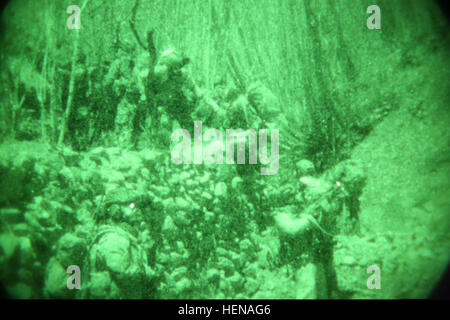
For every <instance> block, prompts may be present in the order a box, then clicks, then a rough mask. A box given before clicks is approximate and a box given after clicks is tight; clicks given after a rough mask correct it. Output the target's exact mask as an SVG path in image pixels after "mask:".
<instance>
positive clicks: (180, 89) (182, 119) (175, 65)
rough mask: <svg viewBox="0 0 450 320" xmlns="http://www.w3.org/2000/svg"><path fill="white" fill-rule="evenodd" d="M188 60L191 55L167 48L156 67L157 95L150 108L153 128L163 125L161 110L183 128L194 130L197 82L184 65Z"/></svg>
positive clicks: (154, 88)
mask: <svg viewBox="0 0 450 320" xmlns="http://www.w3.org/2000/svg"><path fill="white" fill-rule="evenodd" d="M188 63H189V58H185V57H183V55H181V54H180V53H178V52H176V51H174V50H166V51H164V52H163V54H162V55H161V57H160V58H159V60H158V62H157V64H156V66H155V67H154V70H153V77H152V79H151V80H150V90H151V91H152V93H153V95H154V97H155V101H154V105H153V106H152V110H151V116H152V122H154V125H153V127H154V128H158V127H159V125H160V119H161V111H166V112H167V113H168V114H169V115H170V117H171V118H172V120H176V121H177V122H178V123H179V124H180V126H181V127H182V128H184V129H187V130H189V131H191V130H193V129H192V128H193V125H194V122H193V119H192V116H191V114H192V112H193V111H194V109H195V105H196V103H197V99H198V97H197V94H196V92H195V85H194V83H193V81H192V79H191V78H190V77H189V75H188V73H187V70H186V68H184V67H185V66H186V65H187V64H188Z"/></svg>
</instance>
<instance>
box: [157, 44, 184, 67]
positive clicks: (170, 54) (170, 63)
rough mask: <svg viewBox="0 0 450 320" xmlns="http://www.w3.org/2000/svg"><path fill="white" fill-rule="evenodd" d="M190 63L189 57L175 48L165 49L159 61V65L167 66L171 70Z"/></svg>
mask: <svg viewBox="0 0 450 320" xmlns="http://www.w3.org/2000/svg"><path fill="white" fill-rule="evenodd" d="M188 63H189V58H186V57H184V56H183V54H181V53H179V52H177V51H175V50H173V49H168V50H166V51H164V52H163V53H162V55H161V57H160V58H159V61H158V65H164V66H166V67H167V68H168V70H169V71H177V70H180V69H181V68H183V67H184V66H185V65H186V64H188Z"/></svg>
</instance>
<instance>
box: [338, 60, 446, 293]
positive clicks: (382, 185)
mask: <svg viewBox="0 0 450 320" xmlns="http://www.w3.org/2000/svg"><path fill="white" fill-rule="evenodd" d="M439 61H440V63H439ZM442 61H443V60H438V61H437V62H435V64H434V65H431V64H430V63H428V64H427V65H426V66H425V65H423V66H422V67H418V68H416V69H414V70H409V71H408V72H405V74H404V75H405V78H404V79H405V80H404V82H402V83H401V85H402V86H403V89H405V88H406V89H408V92H407V93H406V94H405V93H400V92H399V96H400V95H401V97H402V98H401V99H402V100H401V101H400V107H399V108H398V109H397V110H396V111H394V112H392V113H391V114H390V115H389V116H388V117H387V118H386V119H385V120H384V121H383V122H382V123H380V124H379V125H378V126H377V127H376V128H375V129H374V130H373V131H372V133H371V134H370V135H369V136H368V137H367V138H366V140H365V141H364V142H363V143H362V144H360V145H359V146H358V147H357V148H356V149H355V150H354V152H353V154H352V158H353V159H355V160H359V161H362V162H363V163H364V164H365V166H366V168H367V177H368V180H367V186H366V187H365V189H364V192H363V194H362V196H361V198H360V200H361V214H360V220H361V227H362V234H363V237H354V238H352V239H348V238H346V239H342V241H340V243H339V244H338V246H337V250H336V254H335V264H336V269H337V273H338V279H339V282H340V287H341V288H342V289H344V290H348V291H350V292H352V293H353V297H355V298H367V297H378V298H419V297H426V296H427V295H428V294H429V293H430V290H432V288H433V286H434V284H435V283H436V282H437V281H438V279H439V277H440V276H441V275H442V272H443V270H444V268H445V266H446V265H447V263H448V261H449V257H450V255H449V253H450V235H449V231H450V197H449V190H450V179H449V178H450V152H449V151H450V143H449V142H450V136H449V127H450V126H449V125H450V121H449V110H448V105H449V104H448V102H449V101H448V88H449V81H448V78H449V77H448V73H447V71H446V69H445V68H443V66H444V65H445V63H442ZM413 72H414V73H413ZM407 79H409V80H410V83H409V84H408V83H407V81H408V80H407ZM430 79H431V80H430ZM405 82H406V84H405ZM397 90H399V89H398V88H397ZM348 257H353V258H355V259H350V258H348ZM371 264H376V265H379V266H380V268H381V290H369V289H367V286H366V281H367V278H368V277H369V276H370V275H369V274H367V272H366V270H367V267H368V266H369V265H371Z"/></svg>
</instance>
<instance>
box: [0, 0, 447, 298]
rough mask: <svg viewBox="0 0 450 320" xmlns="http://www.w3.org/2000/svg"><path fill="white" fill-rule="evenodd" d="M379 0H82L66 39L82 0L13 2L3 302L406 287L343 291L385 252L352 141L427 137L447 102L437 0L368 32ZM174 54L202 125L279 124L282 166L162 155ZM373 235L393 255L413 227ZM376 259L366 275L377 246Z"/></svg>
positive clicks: (409, 6)
mask: <svg viewBox="0 0 450 320" xmlns="http://www.w3.org/2000/svg"><path fill="white" fill-rule="evenodd" d="M372 4H373V3H372V2H371V1H368V0H358V1H355V0H340V1H335V0H316V1H298V0H248V1H237V0H236V1H234V0H230V1H220V0H208V1H204V0H191V1H181V0H171V1H167V0H155V1H139V0H110V1H107V2H105V1H101V0H84V1H81V2H80V3H79V7H80V8H81V29H79V30H76V29H73V30H71V29H68V28H67V19H68V17H69V16H70V14H68V13H67V12H66V9H67V7H68V6H69V5H73V1H68V0H57V1H56V0H43V1H32V0H14V1H11V2H10V3H9V5H8V6H7V7H6V8H5V10H4V12H3V16H2V21H1V23H2V25H1V34H0V37H1V38H0V43H1V44H0V65H1V66H0V79H1V83H2V86H1V88H0V90H1V94H0V141H1V145H0V155H1V158H0V222H1V224H0V246H1V249H2V255H1V256H0V279H1V281H2V282H3V283H4V285H5V287H7V288H8V292H9V293H10V294H11V295H12V296H17V297H23V298H30V297H33V298H34V297H49V298H60V297H64V298H349V297H356V298H360V297H363V298H367V297H394V298H395V297H409V296H414V294H413V293H411V294H410V295H408V293H405V292H401V293H399V294H397V293H395V292H394V291H392V293H388V294H384V293H381V294H380V295H379V296H376V293H373V292H369V293H367V292H366V291H363V290H361V288H356V289H354V288H353V289H352V287H351V285H350V284H352V285H353V284H355V281H356V280H355V279H356V278H358V277H356V276H355V278H352V279H348V278H347V277H348V276H346V275H344V273H345V272H347V271H348V270H349V268H351V265H355V264H356V263H355V264H353V263H352V262H349V263H347V262H348V261H349V259H350V258H349V256H351V257H353V259H354V260H355V259H358V258H357V257H355V254H357V252H360V251H358V250H359V249H358V248H362V247H364V246H367V247H368V248H371V249H370V250H372V249H373V250H374V251H376V248H374V245H373V244H371V241H372V240H371V238H370V237H371V236H374V235H370V234H365V233H367V231H368V230H369V229H370V228H369V229H368V227H364V226H363V227H360V225H359V224H360V223H359V220H360V219H359V217H360V215H361V208H360V200H359V199H360V196H361V194H362V192H363V190H364V188H365V185H366V183H367V179H368V178H367V177H369V178H370V179H372V178H373V177H372V176H371V175H370V172H371V171H370V169H368V167H370V166H371V165H373V164H372V163H371V162H370V161H371V159H367V157H366V158H364V156H362V155H361V154H358V156H355V148H356V147H358V146H359V147H360V148H363V149H364V146H363V147H361V146H362V145H363V143H364V142H365V141H366V140H365V139H367V138H368V137H370V135H371V134H373V132H374V130H375V129H376V128H377V127H378V126H380V125H381V124H382V123H383V121H385V120H386V119H387V118H388V117H398V118H401V117H403V116H404V115H408V117H409V116H412V117H414V119H415V121H418V123H424V126H426V121H427V119H436V118H435V114H441V113H439V112H442V110H444V109H445V108H448V95H447V94H446V93H445V92H446V90H447V89H448V85H449V83H448V79H450V77H448V71H446V69H447V68H446V67H447V63H448V52H449V51H448V49H449V48H448V44H449V42H448V40H449V34H448V25H447V22H446V21H445V19H444V18H443V17H442V14H441V12H440V11H439V9H438V7H437V6H436V5H435V4H434V3H432V2H430V1H425V0H424V1H414V2H410V1H406V0H398V1H387V0H379V1H377V5H378V6H380V7H381V8H382V28H381V30H369V29H368V28H367V26H366V20H367V18H368V16H369V15H368V14H367V13H366V9H367V7H368V6H369V5H372ZM13 13H14V14H13ZM169 49H170V50H174V52H177V54H178V53H180V57H181V58H180V59H181V60H180V61H182V62H183V68H184V70H186V74H187V75H188V79H189V81H190V82H189V90H187V89H186V88H185V87H183V90H180V91H182V92H183V93H184V95H185V96H187V98H186V97H183V99H184V98H186V99H187V100H189V99H191V98H192V97H191V95H192V96H194V97H196V98H198V99H196V98H192V99H191V100H189V103H192V105H193V108H195V110H196V111H195V115H196V116H199V117H202V118H203V119H205V123H206V126H208V127H211V128H216V127H218V128H229V127H230V126H231V127H233V126H235V125H236V124H237V123H241V122H239V121H242V123H243V126H247V127H251V125H250V123H258V124H261V123H263V124H265V123H268V122H271V123H272V122H273V123H275V127H276V128H278V129H279V130H280V171H279V173H278V174H277V175H275V176H261V175H259V172H257V171H255V170H253V169H252V168H251V169H248V167H245V169H242V167H239V165H236V166H235V165H232V166H230V165H201V166H199V165H174V164H173V163H171V161H170V146H169V145H170V134H171V132H172V130H173V129H174V128H176V127H177V126H180V125H182V123H180V122H181V121H178V123H177V121H172V120H173V118H174V116H173V114H171V111H170V108H167V106H164V105H163V104H164V99H167V96H169V97H170V98H171V97H172V94H173V93H174V92H175V93H178V92H179V91H176V90H178V89H179V88H178V87H177V88H172V87H170V86H166V87H164V86H161V85H160V83H159V82H157V80H155V79H158V77H159V76H160V73H159V72H160V71H161V70H162V69H163V68H164V67H167V64H166V65H164V64H162V62H161V59H162V58H161V57H164V56H165V55H167V52H171V51H167V50H169ZM159 67H160V68H161V69H158V68H159ZM424 76H427V77H429V79H432V82H430V83H428V84H427V82H426V80H427V79H424ZM183 79H184V78H183ZM183 81H184V80H183ZM430 81H431V80H430ZM186 82H187V80H186ZM184 85H185V83H183V86H184ZM180 87H181V85H180ZM185 89H186V90H185ZM174 99H175V98H174ZM183 99H181V98H180V100H179V101H187V100H183ZM177 101H178V100H177ZM268 101H270V103H269V102H268ZM264 104H269V107H267V108H266V109H263V108H262V107H261V106H262V105H264ZM242 106H243V107H242ZM255 106H258V107H260V108H261V109H258V108H256V107H255ZM272 107H273V108H274V109H272V110H270V108H272ZM247 108H248V109H247ZM261 110H263V111H261ZM274 110H275V111H274ZM433 112H434V116H430V114H432V113H433ZM243 114H244V115H243ZM252 117H253V118H252ZM179 119H181V118H176V120H179ZM249 119H256V120H254V121H253V120H252V121H253V122H252V121H250V120H249ZM244 120H245V121H244ZM261 126H263V125H261ZM396 128H398V127H396ZM427 128H428V127H427ZM405 130H406V129H405ZM421 132H422V131H421ZM396 134H397V133H396V132H392V135H391V136H395V135H396ZM406 134H407V133H406V131H405V135H406ZM442 139H444V140H445V139H448V136H447V137H443V138H442ZM377 144H379V142H377V141H372V142H371V145H370V146H372V145H374V146H376V145H377ZM444 144H445V143H444ZM439 145H441V144H439ZM395 152H398V151H395ZM444 153H445V151H444ZM395 154H397V153H395ZM374 158H375V157H374ZM443 159H444V160H442V162H439V163H446V162H445V161H446V160H445V159H447V158H446V157H445V156H444V157H443ZM381 174H384V173H383V172H381ZM374 179H375V178H374ZM371 181H373V180H370V181H369V185H370V183H371ZM377 192H381V191H380V190H378V191H377ZM386 192H387V191H386ZM424 201H425V200H424ZM424 203H426V201H425V202H424ZM443 207H445V206H443ZM445 208H446V207H445ZM445 226H447V225H445ZM443 229H445V228H443ZM441 231H442V233H445V231H448V230H447V229H446V230H441ZM440 234H441V233H440ZM375 237H376V239H377V241H378V242H379V243H383V246H385V247H384V248H389V249H386V251H388V250H391V249H390V248H392V247H395V246H397V242H396V241H400V242H401V241H407V240H404V239H406V238H408V235H405V234H403V233H402V234H401V235H399V236H398V238H395V239H396V240H392V241H390V240H389V237H390V235H386V234H384V233H383V235H377V236H375ZM439 237H440V235H439ZM399 239H400V240H399ZM408 239H409V238H408ZM439 239H441V238H439ZM421 241H422V242H421V243H425V242H426V240H423V239H422V240H421ZM446 243H447V242H446ZM415 245H416V246H419V244H415ZM444 247H445V246H444ZM415 248H416V247H415ZM361 250H363V249H361ZM380 250H381V249H380ZM411 252H412V251H411ZM374 254H375V255H376V257H375V258H374V259H373V260H370V259H362V260H361V261H360V262H359V264H358V268H363V267H364V266H365V263H371V262H373V261H378V260H377V259H378V258H379V257H380V256H382V255H383V254H384V253H383V252H381V251H380V252H378V251H376V253H374ZM69 265H79V266H80V267H81V272H82V274H83V275H87V277H86V278H83V279H84V280H83V281H86V286H85V288H86V289H85V290H67V288H66V279H67V276H68V275H67V273H66V269H67V267H68V266H69ZM346 268H347V269H346ZM273 279H276V281H273ZM358 280H360V279H359V278H358ZM431 282H432V281H431V280H430V283H431ZM361 283H363V284H365V280H362V282H361ZM83 288H84V287H83ZM427 288H428V290H429V287H427ZM392 290H394V289H392ZM420 294H421V295H426V294H428V292H425V293H424V292H422V291H421V292H420Z"/></svg>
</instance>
